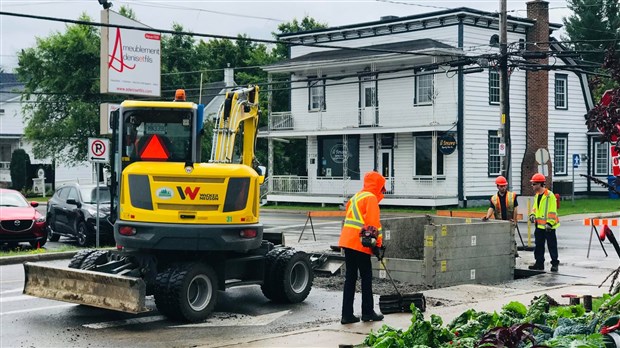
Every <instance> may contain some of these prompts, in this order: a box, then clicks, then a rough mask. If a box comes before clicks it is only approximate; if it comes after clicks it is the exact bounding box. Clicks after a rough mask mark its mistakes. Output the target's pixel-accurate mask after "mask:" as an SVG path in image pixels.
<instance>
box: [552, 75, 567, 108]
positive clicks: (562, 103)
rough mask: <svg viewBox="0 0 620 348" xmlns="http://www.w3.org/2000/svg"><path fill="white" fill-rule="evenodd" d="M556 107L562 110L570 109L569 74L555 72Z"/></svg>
mask: <svg viewBox="0 0 620 348" xmlns="http://www.w3.org/2000/svg"><path fill="white" fill-rule="evenodd" d="M554 91H555V92H554V98H555V108H556V109H560V110H567V109H568V75H566V74H555V88H554Z"/></svg>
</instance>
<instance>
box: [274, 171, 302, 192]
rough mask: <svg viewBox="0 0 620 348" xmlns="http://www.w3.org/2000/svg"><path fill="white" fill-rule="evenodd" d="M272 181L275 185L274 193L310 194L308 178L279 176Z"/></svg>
mask: <svg viewBox="0 0 620 348" xmlns="http://www.w3.org/2000/svg"><path fill="white" fill-rule="evenodd" d="M270 180H271V182H272V184H273V190H272V193H307V192H308V177H307V176H294V175H278V176H272V177H271V178H270ZM270 193H271V192H270Z"/></svg>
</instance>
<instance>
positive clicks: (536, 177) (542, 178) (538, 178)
mask: <svg viewBox="0 0 620 348" xmlns="http://www.w3.org/2000/svg"><path fill="white" fill-rule="evenodd" d="M545 181H547V178H545V176H544V175H542V174H540V173H536V174H534V175H533V176H532V179H531V180H530V182H545Z"/></svg>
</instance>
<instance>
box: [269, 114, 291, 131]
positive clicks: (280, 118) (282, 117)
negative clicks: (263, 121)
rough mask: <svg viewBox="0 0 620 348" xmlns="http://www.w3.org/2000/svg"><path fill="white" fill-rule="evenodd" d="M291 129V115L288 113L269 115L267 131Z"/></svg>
mask: <svg viewBox="0 0 620 348" xmlns="http://www.w3.org/2000/svg"><path fill="white" fill-rule="evenodd" d="M284 129H293V113H292V112H290V111H283V112H272V113H271V115H269V130H284Z"/></svg>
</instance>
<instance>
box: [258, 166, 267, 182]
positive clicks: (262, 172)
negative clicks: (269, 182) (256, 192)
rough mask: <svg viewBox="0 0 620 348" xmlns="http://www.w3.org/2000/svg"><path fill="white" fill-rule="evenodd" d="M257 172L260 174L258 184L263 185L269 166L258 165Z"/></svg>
mask: <svg viewBox="0 0 620 348" xmlns="http://www.w3.org/2000/svg"><path fill="white" fill-rule="evenodd" d="M256 172H257V173H258V175H259V178H258V184H259V185H262V184H263V183H264V182H265V175H266V174H267V168H265V166H258V167H256Z"/></svg>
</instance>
